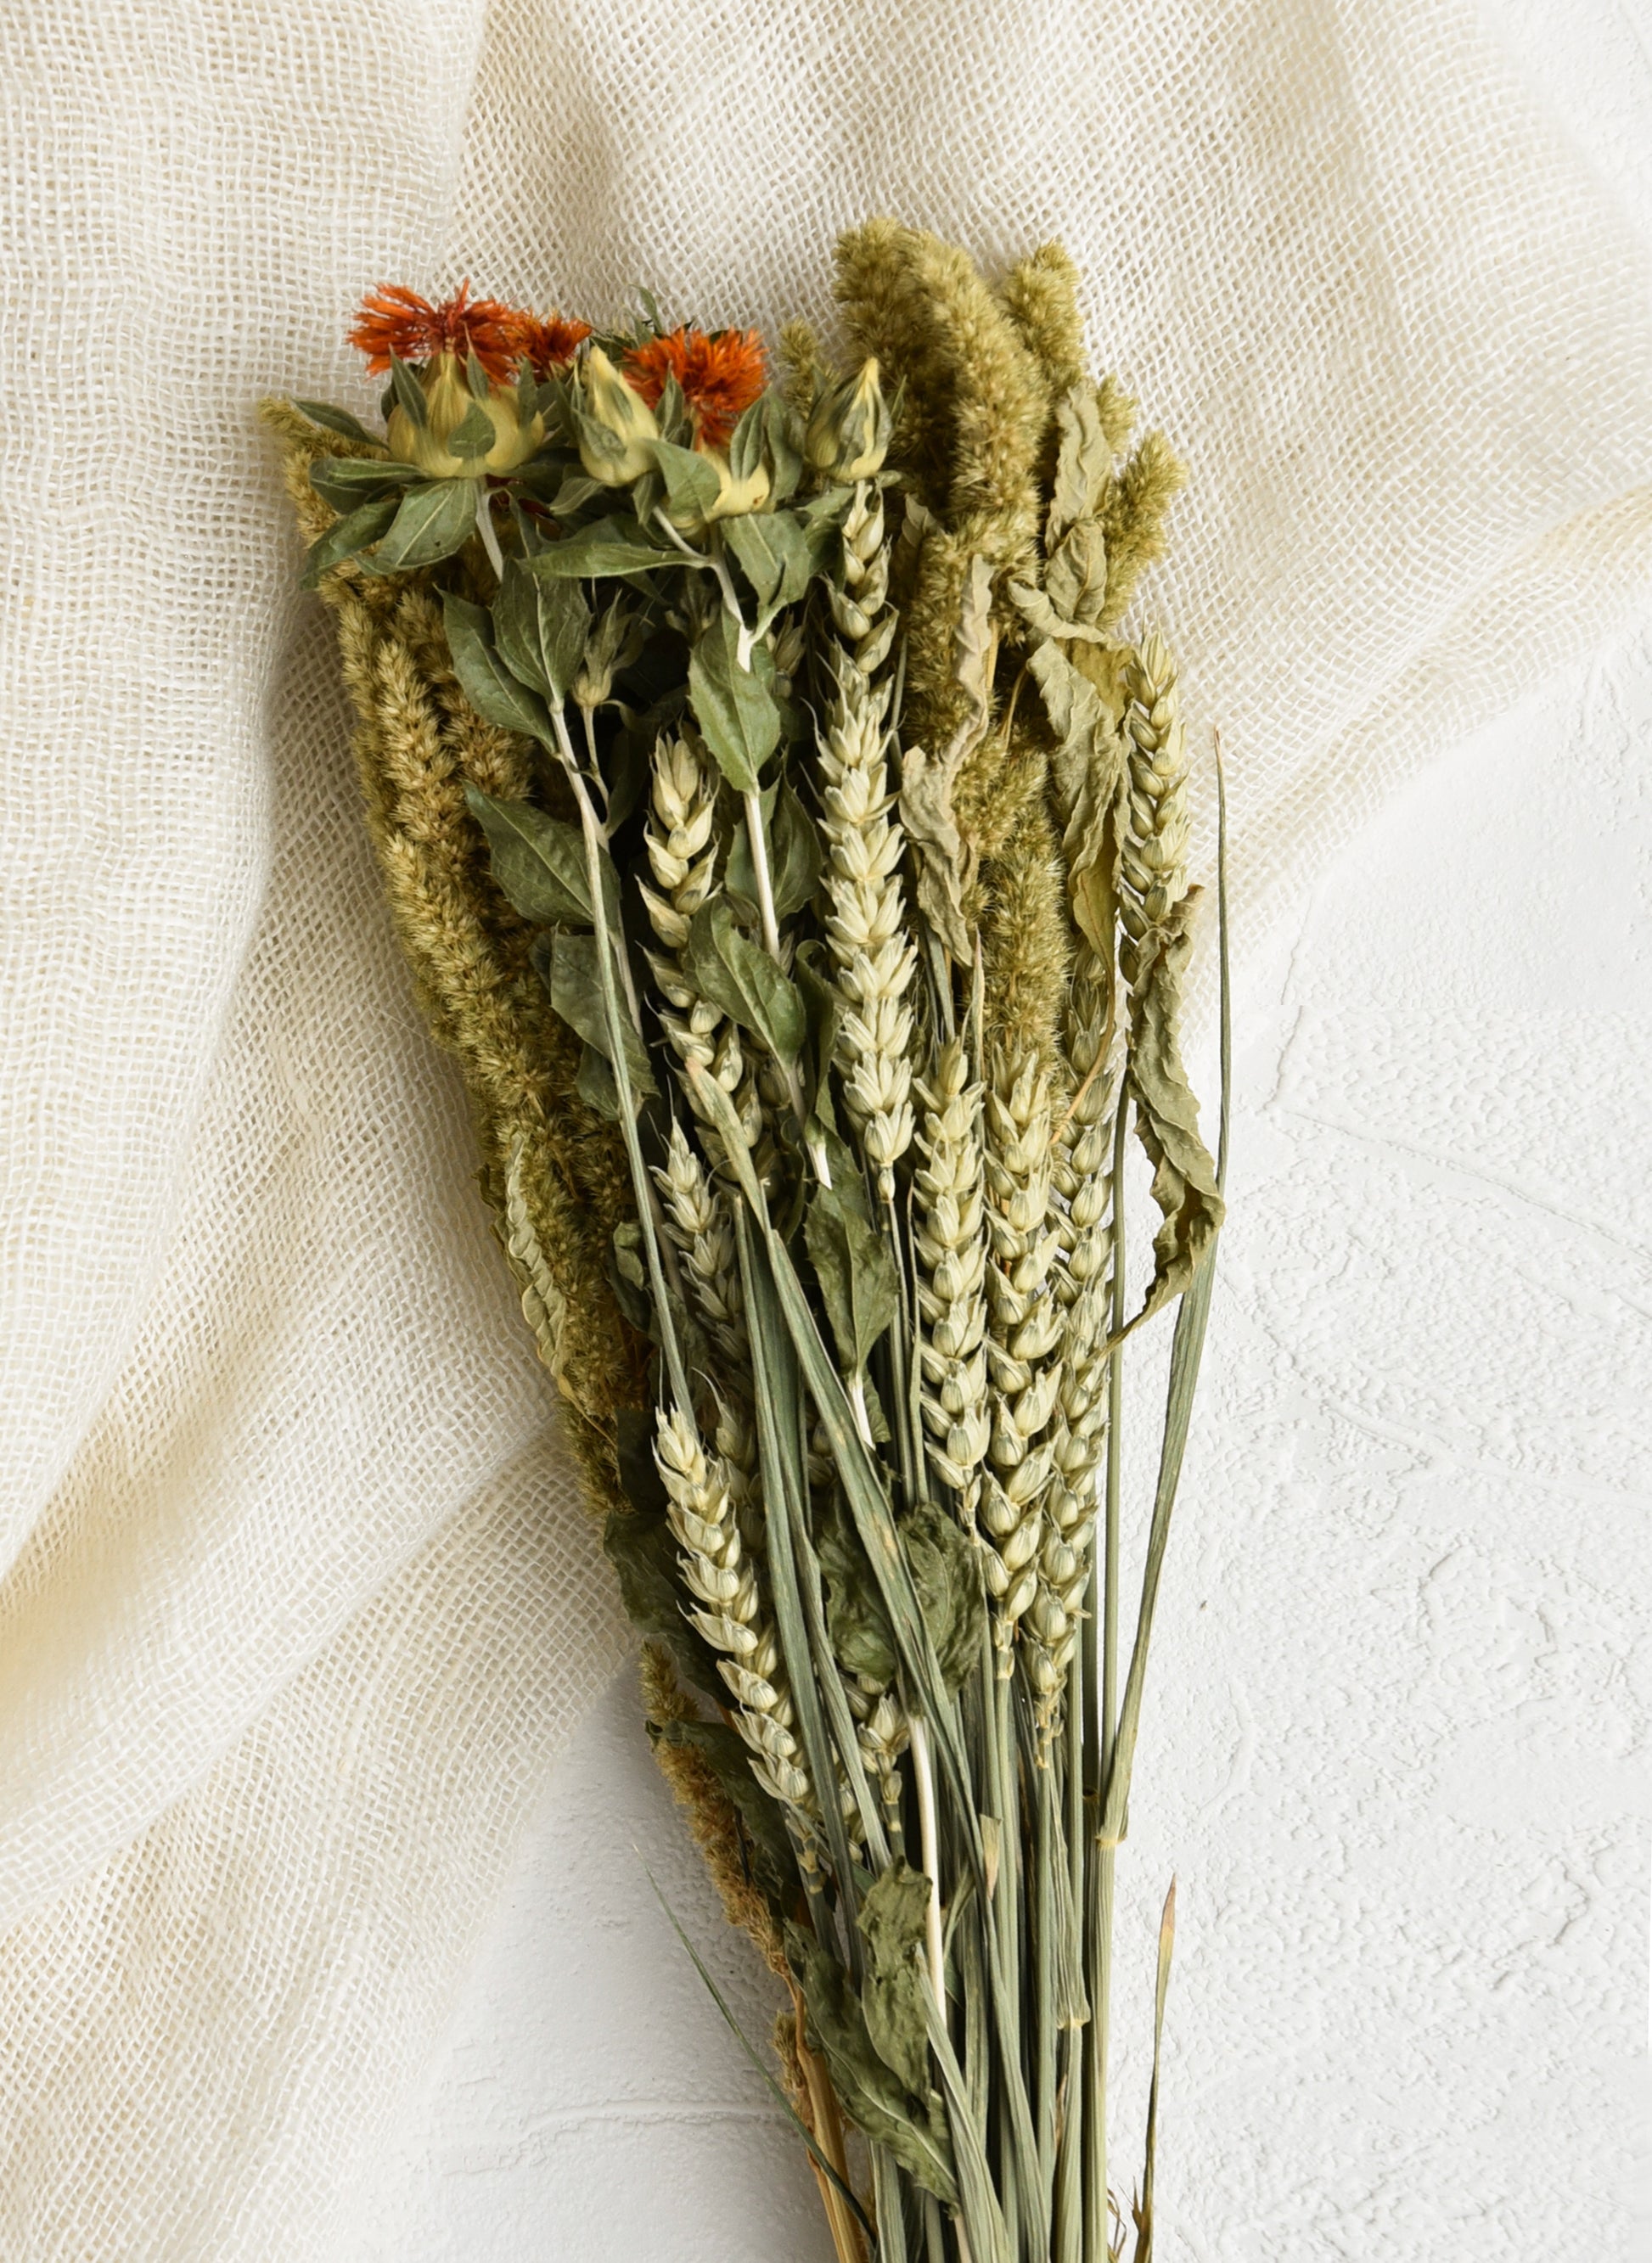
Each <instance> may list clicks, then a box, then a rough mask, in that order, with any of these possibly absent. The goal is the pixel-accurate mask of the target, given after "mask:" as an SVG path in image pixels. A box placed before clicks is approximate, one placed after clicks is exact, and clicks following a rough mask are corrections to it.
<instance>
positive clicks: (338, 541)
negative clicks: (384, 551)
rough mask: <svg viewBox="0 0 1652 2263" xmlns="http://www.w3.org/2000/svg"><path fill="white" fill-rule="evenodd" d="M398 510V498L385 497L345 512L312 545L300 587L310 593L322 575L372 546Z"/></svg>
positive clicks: (399, 502) (399, 504) (399, 500)
mask: <svg viewBox="0 0 1652 2263" xmlns="http://www.w3.org/2000/svg"><path fill="white" fill-rule="evenodd" d="M400 507H401V498H400V496H399V495H385V496H383V497H381V498H380V500H379V501H378V502H364V503H363V504H362V505H361V507H360V509H359V510H352V511H349V512H347V513H346V514H345V516H344V517H343V518H337V519H335V520H334V521H333V523H332V524H331V525H330V527H329V528H328V530H327V531H326V533H325V534H323V535H322V536H320V537H319V538H318V539H317V540H315V542H313V543H312V544H311V545H310V546H309V550H308V553H307V554H306V556H305V560H304V571H303V573H302V575H301V576H300V583H301V587H302V588H304V589H315V588H316V587H318V585H319V584H320V582H321V578H322V575H323V574H325V573H328V572H330V569H331V568H333V567H335V566H337V565H339V564H340V563H342V561H343V560H344V559H346V558H353V557H354V556H355V555H356V553H357V552H358V551H360V550H365V549H366V547H367V546H368V544H369V543H371V542H376V541H377V540H378V539H379V537H380V535H381V534H382V533H383V532H384V531H385V530H386V528H387V527H388V525H389V524H390V522H391V520H392V519H393V518H394V517H395V515H396V512H397V510H399V509H400Z"/></svg>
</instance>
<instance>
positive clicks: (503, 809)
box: [465, 784, 620, 927]
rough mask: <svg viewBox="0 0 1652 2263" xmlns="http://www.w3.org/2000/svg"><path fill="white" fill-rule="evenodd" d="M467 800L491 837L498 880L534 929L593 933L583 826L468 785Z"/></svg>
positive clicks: (615, 887)
mask: <svg viewBox="0 0 1652 2263" xmlns="http://www.w3.org/2000/svg"><path fill="white" fill-rule="evenodd" d="M465 800H466V802H467V805H468V806H469V809H470V813H471V815H472V816H473V817H474V818H475V821H476V822H477V823H478V824H479V825H480V826H481V828H482V831H483V832H484V833H485V834H486V835H487V836H488V847H489V852H490V857H491V864H492V870H493V877H494V878H495V879H496V881H497V882H498V884H499V886H500V887H501V888H503V889H504V893H505V894H506V895H507V896H508V897H509V898H510V900H511V903H512V904H513V905H514V906H515V907H516V909H517V910H518V911H519V912H520V913H521V915H522V916H523V918H524V919H525V920H531V921H532V922H533V924H534V926H535V927H549V926H551V925H553V924H554V925H558V926H562V927H589V926H590V925H591V886H590V883H589V882H588V880H587V879H586V877H585V842H584V836H583V834H582V833H581V832H580V829H579V828H578V826H576V825H569V824H568V823H567V822H566V821H564V820H563V819H562V818H560V817H551V816H548V815H547V813H546V812H545V811H544V810H542V809H536V808H535V807H534V806H533V803H532V802H531V801H500V800H497V799H495V797H494V796H493V795H492V794H490V793H483V792H482V789H481V787H480V786H475V785H471V784H467V785H466V787H465ZM608 873H609V875H611V876H612V891H613V893H612V895H610V897H609V917H610V920H611V922H612V921H613V920H615V919H617V916H618V907H619V886H620V883H619V876H618V874H617V873H614V871H613V867H612V864H610V865H609V867H608Z"/></svg>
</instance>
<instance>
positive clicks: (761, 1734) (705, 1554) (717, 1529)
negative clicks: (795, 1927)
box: [654, 1408, 814, 1841]
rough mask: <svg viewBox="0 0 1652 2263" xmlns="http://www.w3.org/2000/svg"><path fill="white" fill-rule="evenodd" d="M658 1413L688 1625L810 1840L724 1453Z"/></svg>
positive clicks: (776, 1661) (659, 1451) (801, 1775)
mask: <svg viewBox="0 0 1652 2263" xmlns="http://www.w3.org/2000/svg"><path fill="white" fill-rule="evenodd" d="M656 1419H657V1426H658V1427H657V1430H656V1437H655V1442H654V1459H655V1464H656V1467H657V1468H658V1470H659V1472H660V1477H661V1479H662V1481H663V1484H664V1486H665V1492H666V1501H667V1507H666V1515H667V1518H668V1520H669V1522H670V1528H671V1536H672V1538H673V1539H674V1540H675V1541H676V1542H677V1549H678V1551H679V1552H678V1561H679V1563H680V1564H681V1566H682V1572H683V1583H684V1585H685V1587H687V1589H688V1591H689V1593H690V1594H691V1595H692V1597H693V1598H694V1605H695V1607H694V1608H693V1609H691V1610H690V1611H689V1613H688V1617H689V1620H690V1623H692V1625H693V1626H694V1627H695V1628H697V1629H698V1630H699V1633H700V1634H702V1635H703V1636H704V1637H705V1638H706V1641H707V1642H708V1643H709V1644H710V1645H711V1646H712V1648H713V1649H714V1651H716V1652H718V1653H719V1657H718V1660H717V1671H718V1673H719V1674H721V1676H722V1679H723V1681H725V1682H726V1683H727V1684H728V1689H729V1692H730V1694H731V1695H732V1696H733V1698H734V1700H735V1703H734V1722H735V1728H736V1729H738V1731H739V1732H740V1734H741V1736H742V1737H743V1739H744V1740H745V1742H746V1744H747V1746H749V1747H750V1753H751V1768H752V1773H753V1774H754V1775H756V1777H757V1782H759V1783H760V1784H761V1785H762V1786H763V1788H764V1790H765V1791H766V1792H767V1793H768V1794H769V1796H770V1797H771V1798H773V1799H778V1800H779V1802H780V1803H781V1804H782V1805H783V1806H785V1807H787V1808H790V1809H791V1810H792V1811H793V1816H794V1818H796V1821H797V1824H798V1826H799V1830H800V1833H801V1835H802V1837H803V1839H804V1840H806V1841H808V1840H812V1834H813V1828H814V1826H813V1823H812V1821H811V1819H810V1816H809V1811H810V1809H811V1808H812V1807H813V1804H814V1797H813V1788H812V1786H811V1785H810V1782H809V1780H808V1771H807V1770H806V1768H804V1766H803V1761H802V1753H801V1746H800V1745H799V1743H798V1740H797V1738H796V1736H795V1735H794V1734H793V1727H794V1721H795V1716H794V1715H793V1709H792V1697H791V1692H790V1690H789V1688H787V1686H786V1671H785V1668H784V1667H782V1665H781V1663H780V1651H779V1643H778V1641H777V1640H776V1638H775V1633H774V1630H773V1628H772V1626H771V1625H769V1623H767V1620H766V1617H765V1616H764V1609H763V1602H762V1597H761V1595H760V1594H759V1592H758V1588H757V1575H756V1573H755V1572H754V1570H753V1568H752V1566H751V1565H750V1564H749V1563H748V1562H747V1561H746V1558H745V1551H744V1548H743V1544H742V1542H741V1538H740V1528H739V1522H738V1520H737V1517H736V1515H735V1502H734V1498H733V1495H732V1493H731V1492H730V1489H729V1483H728V1469H727V1467H726V1465H725V1464H724V1462H723V1459H722V1457H721V1455H719V1454H708V1453H707V1452H706V1450H705V1448H704V1447H703V1446H702V1445H701V1443H700V1442H699V1438H698V1437H697V1436H696V1435H695V1433H694V1428H693V1425H692V1422H691V1421H690V1420H689V1418H688V1417H687V1416H686V1415H685V1414H684V1413H682V1412H681V1411H680V1410H679V1409H677V1408H672V1409H670V1410H669V1411H667V1410H666V1409H663V1408H662V1410H661V1411H660V1413H659V1415H658V1417H657V1418H656Z"/></svg>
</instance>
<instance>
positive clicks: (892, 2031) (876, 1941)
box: [859, 1855, 930, 2097]
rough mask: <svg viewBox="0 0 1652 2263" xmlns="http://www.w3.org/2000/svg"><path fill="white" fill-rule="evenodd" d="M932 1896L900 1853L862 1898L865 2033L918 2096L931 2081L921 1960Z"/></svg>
mask: <svg viewBox="0 0 1652 2263" xmlns="http://www.w3.org/2000/svg"><path fill="white" fill-rule="evenodd" d="M929 1898H930V1884H929V1880H928V1879H927V1878H926V1877H925V1876H924V1874H923V1873H922V1871H920V1870H915V1869H913V1868H912V1866H911V1864H910V1863H909V1862H907V1861H906V1859H905V1858H904V1856H902V1855H896V1856H895V1860H894V1862H891V1863H890V1865H889V1867H888V1869H887V1870H885V1871H884V1873H883V1875H882V1876H881V1877H880V1878H878V1879H877V1880H876V1881H875V1882H874V1883H873V1885H872V1887H871V1888H870V1889H869V1891H867V1893H866V1897H865V1898H864V1899H863V1900H862V1902H861V1905H860V1912H859V1926H860V1937H861V1939H862V1940H863V1941H865V1943H866V1977H865V1979H864V1980H863V1981H862V1983H861V1988H860V2004H861V2009H862V2011H863V2012H864V2013H865V2014H866V2033H867V2035H869V2036H870V2038H871V2040H872V2047H873V2050H875V2051H876V2052H877V2054H878V2057H880V2059H881V2060H882V2061H883V2063H884V2064H885V2065H886V2066H887V2067H888V2068H889V2069H890V2070H891V2071H893V2072H894V2073H895V2074H897V2075H899V2077H900V2078H901V2080H902V2082H903V2083H904V2084H905V2086H906V2087H907V2089H908V2090H909V2091H912V2092H914V2093H916V2094H917V2096H919V2097H922V2096H923V2095H924V2093H925V2092H926V2091H927V2090H928V2089H929V2086H930V2066H929V2022H928V2021H927V2019H926V2018H925V2016H924V1990H925V1989H926V1987H927V1986H928V1982H927V1981H926V1980H925V1978H924V1973H923V1970H922V1967H921V1965H920V1963H919V1959H920V1958H921V1957H922V1956H923V1954H924V1924H925V1920H926V1918H927V1914H928V1911H929Z"/></svg>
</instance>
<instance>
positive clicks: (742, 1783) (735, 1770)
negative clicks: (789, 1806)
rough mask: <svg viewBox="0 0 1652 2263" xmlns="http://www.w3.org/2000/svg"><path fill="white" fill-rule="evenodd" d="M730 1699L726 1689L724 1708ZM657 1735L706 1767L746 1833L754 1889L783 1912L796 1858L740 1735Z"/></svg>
mask: <svg viewBox="0 0 1652 2263" xmlns="http://www.w3.org/2000/svg"><path fill="white" fill-rule="evenodd" d="M721 1702H722V1703H725V1704H726V1703H728V1691H727V1690H726V1689H725V1690H724V1692H723V1694H722V1699H721ZM657 1733H658V1737H659V1741H660V1742H661V1743H662V1744H664V1745H680V1746H685V1747H686V1748H687V1749H688V1750H690V1751H692V1752H696V1753H699V1754H700V1755H701V1757H702V1758H703V1759H704V1760H705V1761H706V1762H707V1764H708V1765H709V1767H710V1768H711V1770H712V1773H713V1775H715V1777H716V1779H717V1782H718V1784H719V1785H720V1787H721V1789H722V1792H723V1795H724V1797H726V1798H727V1799H728V1804H729V1805H730V1806H731V1807H733V1808H734V1810H735V1813H736V1814H737V1815H738V1816H739V1818H740V1820H741V1821H742V1823H743V1824H744V1826H745V1827H746V1832H747V1834H748V1836H749V1837H750V1840H751V1848H752V1857H753V1860H752V1868H753V1869H754V1870H755V1872H756V1874H757V1883H758V1884H759V1885H760V1886H761V1888H762V1889H763V1891H764V1894H765V1895H766V1896H767V1897H768V1898H769V1900H770V1901H771V1902H772V1903H773V1904H775V1905H777V1907H778V1908H780V1909H783V1908H784V1906H785V1905H786V1902H787V1901H789V1900H790V1899H792V1898H793V1897H794V1895H795V1893H796V1890H797V1889H796V1879H797V1856H796V1854H795V1852H794V1851H793V1846H792V1841H791V1839H790V1837H789V1835H788V1834H787V1832H786V1823H785V1820H784V1818H783V1817H782V1814H781V1811H780V1809H779V1804H777V1802H775V1801H774V1800H772V1799H771V1798H770V1797H769V1795H768V1793H767V1792H766V1791H764V1789H763V1787H762V1786H761V1785H760V1784H759V1783H758V1782H757V1778H756V1776H755V1775H753V1774H752V1773H751V1754H750V1751H749V1750H748V1749H747V1747H746V1746H745V1744H744V1743H743V1741H742V1739H741V1737H740V1735H739V1732H737V1731H736V1730H734V1729H728V1728H725V1727H724V1726H723V1724H722V1723H721V1721H668V1722H667V1723H666V1724H665V1725H664V1726H663V1728H662V1729H661V1730H659V1731H658V1732H657Z"/></svg>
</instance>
